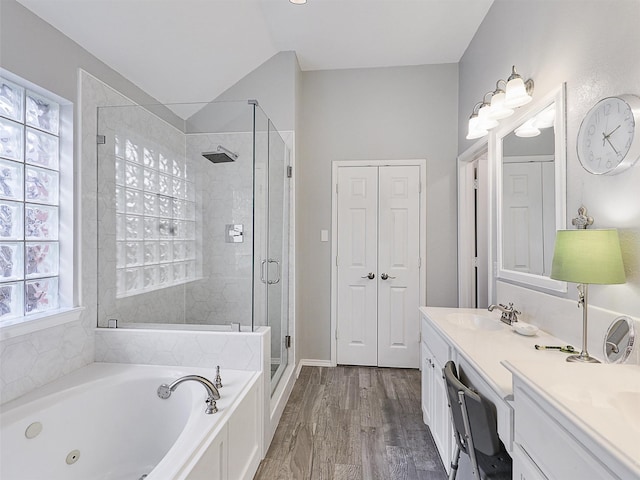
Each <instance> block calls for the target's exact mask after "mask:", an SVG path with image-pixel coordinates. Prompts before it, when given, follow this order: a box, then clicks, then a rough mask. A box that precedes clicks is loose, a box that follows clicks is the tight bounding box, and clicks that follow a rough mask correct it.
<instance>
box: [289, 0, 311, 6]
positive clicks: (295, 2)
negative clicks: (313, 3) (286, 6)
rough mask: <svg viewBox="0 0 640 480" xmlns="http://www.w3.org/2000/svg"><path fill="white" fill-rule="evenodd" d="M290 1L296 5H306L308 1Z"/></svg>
mask: <svg viewBox="0 0 640 480" xmlns="http://www.w3.org/2000/svg"><path fill="white" fill-rule="evenodd" d="M289 1H290V2H291V3H293V4H294V5H304V4H305V3H307V0H289Z"/></svg>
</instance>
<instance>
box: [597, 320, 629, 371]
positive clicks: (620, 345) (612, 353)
mask: <svg viewBox="0 0 640 480" xmlns="http://www.w3.org/2000/svg"><path fill="white" fill-rule="evenodd" d="M635 336H636V335H635V330H634V327H633V320H631V319H630V318H629V317H626V316H624V315H623V316H620V317H618V318H616V319H615V320H614V321H613V323H612V324H611V326H610V327H609V330H607V335H606V336H605V339H604V358H605V359H606V360H607V363H623V362H624V361H625V360H626V359H627V358H629V355H631V350H633V342H634V341H635Z"/></svg>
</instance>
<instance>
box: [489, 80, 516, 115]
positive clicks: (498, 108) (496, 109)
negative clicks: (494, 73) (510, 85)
mask: <svg viewBox="0 0 640 480" xmlns="http://www.w3.org/2000/svg"><path fill="white" fill-rule="evenodd" d="M500 82H502V83H504V84H505V88H506V85H507V82H505V81H504V80H498V81H497V82H496V89H495V90H494V91H493V93H492V94H491V103H490V106H491V108H490V110H489V117H490V118H493V119H494V120H502V119H503V118H507V117H510V116H511V115H513V112H514V110H513V109H512V108H509V107H507V106H506V105H505V104H504V98H505V95H506V94H505V91H504V90H503V89H502V88H500Z"/></svg>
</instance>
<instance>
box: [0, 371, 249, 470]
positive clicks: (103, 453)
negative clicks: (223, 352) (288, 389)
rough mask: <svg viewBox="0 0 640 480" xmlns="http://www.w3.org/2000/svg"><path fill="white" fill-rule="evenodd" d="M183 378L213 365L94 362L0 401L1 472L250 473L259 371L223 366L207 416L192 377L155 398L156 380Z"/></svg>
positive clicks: (201, 394)
mask: <svg viewBox="0 0 640 480" xmlns="http://www.w3.org/2000/svg"><path fill="white" fill-rule="evenodd" d="M185 375H202V376H204V377H206V378H208V379H209V380H211V381H213V380H214V378H215V370H214V369H202V368H190V367H165V366H147V365H126V364H109V363H94V364H91V365H89V366H87V367H85V368H82V369H80V370H77V371H75V372H73V373H71V374H69V375H67V376H65V377H63V378H61V379H59V380H57V381H55V382H52V383H50V384H48V385H45V386H44V387H42V388H40V389H38V390H36V391H33V392H31V393H29V394H27V395H25V396H23V397H21V398H19V399H16V400H13V401H11V402H9V403H7V404H5V405H3V406H2V407H1V409H2V413H1V414H0V478H2V479H3V480H57V479H69V480H89V479H91V480H125V479H126V480H138V479H143V478H144V479H145V480H172V479H199V478H205V477H206V478H221V479H227V478H228V479H233V480H236V479H240V478H252V477H253V473H255V470H256V469H257V465H258V464H259V462H260V454H261V442H260V438H261V432H260V425H261V408H260V405H261V402H260V395H259V393H260V384H261V382H259V381H258V379H259V378H260V373H256V372H250V371H238V370H222V372H221V377H222V383H223V388H221V389H220V395H221V399H220V400H218V401H217V406H218V410H219V411H218V413H215V414H210V415H207V414H205V408H206V404H205V400H206V398H207V393H206V390H205V388H204V386H203V385H201V384H200V383H198V382H195V381H187V382H184V383H182V384H180V385H179V386H178V387H177V389H176V390H175V391H174V392H173V394H172V395H171V397H170V398H168V399H166V400H162V399H160V398H159V397H158V395H157V389H158V386H160V384H162V383H171V382H173V381H174V380H176V379H178V378H180V377H182V376H185ZM234 422H235V423H234ZM229 444H231V445H229ZM232 448H233V449H236V450H234V451H233V452H231V449H232ZM230 455H233V458H228V456H230ZM232 462H233V465H231V463H232ZM231 475H233V476H231Z"/></svg>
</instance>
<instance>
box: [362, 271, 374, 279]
mask: <svg viewBox="0 0 640 480" xmlns="http://www.w3.org/2000/svg"><path fill="white" fill-rule="evenodd" d="M360 278H368V279H369V280H373V279H374V278H376V274H375V273H373V272H369V274H368V275H365V276H364V277H360Z"/></svg>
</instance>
